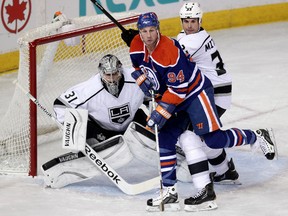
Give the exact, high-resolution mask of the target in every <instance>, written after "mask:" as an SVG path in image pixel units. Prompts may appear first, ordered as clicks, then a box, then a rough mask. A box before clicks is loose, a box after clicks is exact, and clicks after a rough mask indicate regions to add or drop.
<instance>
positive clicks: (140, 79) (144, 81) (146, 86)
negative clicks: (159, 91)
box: [131, 70, 153, 97]
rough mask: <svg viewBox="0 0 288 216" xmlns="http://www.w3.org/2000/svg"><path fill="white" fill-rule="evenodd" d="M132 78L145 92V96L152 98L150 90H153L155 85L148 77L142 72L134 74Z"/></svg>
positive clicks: (137, 71) (138, 71)
mask: <svg viewBox="0 0 288 216" xmlns="http://www.w3.org/2000/svg"><path fill="white" fill-rule="evenodd" d="M131 76H132V77H133V78H134V79H135V80H136V83H137V84H138V86H139V87H140V88H141V90H142V91H143V92H144V94H145V95H146V96H147V97H151V94H150V92H149V90H151V89H152V88H153V83H152V82H151V81H150V80H149V79H148V78H147V76H146V75H145V74H144V73H143V72H142V71H141V70H136V71H134V72H132V73H131Z"/></svg>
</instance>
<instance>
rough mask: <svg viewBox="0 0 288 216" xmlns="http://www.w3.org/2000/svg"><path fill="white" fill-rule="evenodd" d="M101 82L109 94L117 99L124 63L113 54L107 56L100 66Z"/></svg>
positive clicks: (100, 62)
mask: <svg viewBox="0 0 288 216" xmlns="http://www.w3.org/2000/svg"><path fill="white" fill-rule="evenodd" d="M98 69H99V72H100V76H101V80H102V83H103V85H104V86H105V87H106V89H107V90H108V92H109V93H110V94H112V95H114V96H116V97H118V94H119V82H120V79H121V77H122V63H121V62H120V60H119V59H118V58H117V57H116V56H114V55H111V54H108V55H105V56H104V57H103V58H102V59H101V60H100V61H99V65H98Z"/></svg>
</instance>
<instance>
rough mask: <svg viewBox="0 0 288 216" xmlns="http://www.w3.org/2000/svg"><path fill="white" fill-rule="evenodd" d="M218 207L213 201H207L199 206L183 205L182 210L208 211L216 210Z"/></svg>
mask: <svg viewBox="0 0 288 216" xmlns="http://www.w3.org/2000/svg"><path fill="white" fill-rule="evenodd" d="M217 208H218V206H217V204H216V203H215V202H214V201H208V202H204V203H201V204H199V205H185V206H184V210H185V211H187V212H198V211H210V210H213V209H217Z"/></svg>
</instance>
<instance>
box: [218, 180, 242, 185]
mask: <svg viewBox="0 0 288 216" xmlns="http://www.w3.org/2000/svg"><path fill="white" fill-rule="evenodd" d="M213 183H214V184H215V185H242V182H240V181H239V180H238V179H236V180H223V181H219V182H215V181H214V182H213Z"/></svg>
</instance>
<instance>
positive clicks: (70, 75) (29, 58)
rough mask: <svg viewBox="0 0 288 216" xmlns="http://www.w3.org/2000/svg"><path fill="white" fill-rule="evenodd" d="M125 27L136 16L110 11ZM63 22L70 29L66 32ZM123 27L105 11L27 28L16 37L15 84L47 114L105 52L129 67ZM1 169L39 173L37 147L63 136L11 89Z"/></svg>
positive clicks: (0, 138) (1, 134) (1, 136)
mask: <svg viewBox="0 0 288 216" xmlns="http://www.w3.org/2000/svg"><path fill="white" fill-rule="evenodd" d="M113 17H115V18H116V19H117V20H118V22H119V23H120V24H122V25H123V26H124V27H125V28H126V29H129V28H134V29H136V22H137V19H138V15H137V14H133V13H117V14H116V13H115V14H113ZM63 26H65V27H67V26H72V27H73V30H71V28H69V29H70V30H69V31H66V32H65V31H64V30H63V29H64V28H62V27H63ZM120 34H121V30H120V29H119V28H118V27H117V26H116V25H115V24H114V23H112V22H111V21H110V20H109V19H108V18H107V17H106V16H105V15H95V16H88V17H78V18H74V19H69V20H64V21H63V20H62V21H57V22H54V23H50V24H47V25H45V26H41V27H39V28H36V29H32V30H29V31H28V32H26V33H25V34H23V35H21V36H20V38H19V39H18V45H19V47H20V62H19V70H18V77H17V80H18V83H19V85H21V86H22V87H23V88H24V89H25V90H26V91H27V92H29V93H30V94H31V95H32V96H33V97H35V98H36V99H37V100H38V101H39V103H40V104H41V105H43V106H44V107H45V108H46V109H47V111H48V112H50V113H54V112H53V102H54V100H55V99H56V98H57V97H58V96H59V95H60V94H61V93H63V92H64V91H65V90H66V89H68V88H69V87H72V86H73V85H75V84H78V83H80V82H82V81H85V80H87V79H89V78H90V77H91V76H93V75H94V74H96V73H97V72H98V69H97V67H98V62H99V60H100V58H101V57H103V56H104V55H106V54H109V53H110V54H113V55H116V56H117V57H118V58H119V59H120V61H121V62H122V64H123V66H124V67H131V66H132V65H131V61H130V57H129V48H128V47H127V45H126V44H125V43H124V41H122V39H121V36H120ZM0 128H1V130H0V173H5V174H7V173H17V174H18V173H24V174H25V173H26V174H27V173H28V174H29V175H30V176H36V175H37V158H38V157H39V156H38V155H37V146H39V145H40V144H44V143H48V142H50V141H56V140H59V145H60V146H61V137H62V134H61V132H60V130H59V129H58V127H57V125H56V124H55V122H53V121H51V119H50V118H49V117H47V116H46V115H45V114H44V113H42V112H41V111H40V112H39V111H38V112H37V106H36V105H35V104H34V103H33V102H32V101H30V100H29V98H28V97H27V96H26V95H25V94H24V93H23V91H21V90H20V89H19V88H17V87H16V88H15V91H14V95H13V97H12V99H11V102H10V104H9V107H8V110H7V112H6V113H5V115H4V117H3V118H1V122H0Z"/></svg>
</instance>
